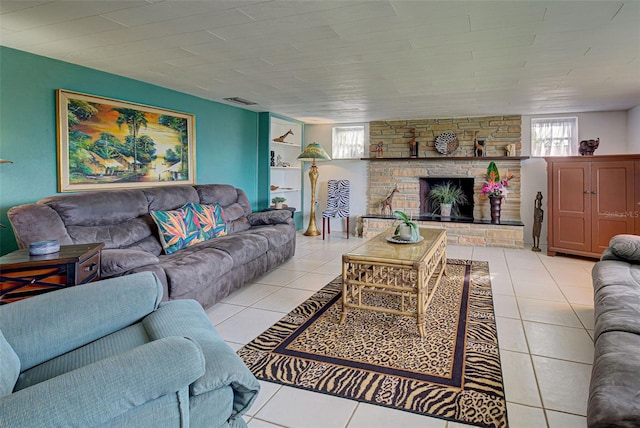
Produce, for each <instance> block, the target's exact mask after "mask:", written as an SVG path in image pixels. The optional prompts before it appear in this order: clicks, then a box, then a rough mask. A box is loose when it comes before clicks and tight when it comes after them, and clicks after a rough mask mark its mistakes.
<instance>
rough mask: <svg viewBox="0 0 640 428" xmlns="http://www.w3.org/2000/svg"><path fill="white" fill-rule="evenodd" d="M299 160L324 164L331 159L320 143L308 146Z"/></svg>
mask: <svg viewBox="0 0 640 428" xmlns="http://www.w3.org/2000/svg"><path fill="white" fill-rule="evenodd" d="M298 160H301V161H307V162H311V161H313V160H315V161H318V162H322V161H330V160H331V158H330V157H329V155H328V154H327V152H325V151H324V149H323V148H322V146H321V145H320V144H318V143H310V144H307V147H305V148H304V150H303V151H302V153H300V155H299V156H298Z"/></svg>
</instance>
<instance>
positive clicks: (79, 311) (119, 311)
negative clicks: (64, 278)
mask: <svg viewBox="0 0 640 428" xmlns="http://www.w3.org/2000/svg"><path fill="white" fill-rule="evenodd" d="M161 300H162V284H161V283H160V281H158V279H157V277H156V276H155V275H154V274H153V273H151V272H140V273H135V274H132V275H125V276H120V277H117V278H111V279H104V280H101V281H96V282H92V283H90V284H85V285H83V286H81V287H67V288H64V289H62V290H58V291H56V292H55V293H45V294H41V295H39V296H35V297H32V298H30V299H23V300H20V301H18V302H14V303H11V304H9V305H3V306H0V325H1V326H2V331H3V333H4V335H5V337H6V338H7V341H10V343H11V347H12V348H13V350H14V351H15V353H16V354H17V355H18V357H19V358H20V365H21V370H22V371H25V370H28V369H30V368H31V367H34V366H36V365H38V364H41V363H43V362H45V361H48V360H50V359H52V358H54V357H57V356H58V355H62V354H64V353H66V352H69V351H71V350H73V349H76V348H78V347H80V346H82V345H85V344H86V343H89V342H92V341H94V340H97V339H99V338H101V337H103V336H106V335H107V334H111V333H113V332H114V331H117V330H120V329H122V328H124V327H127V326H129V325H131V324H133V323H136V322H138V321H139V320H140V319H142V318H143V317H144V316H146V315H148V314H149V313H151V312H153V311H154V310H155V309H156V308H157V307H158V305H159V304H160V301H161ZM97 306H103V307H106V308H109V310H92V308H94V307H97Z"/></svg>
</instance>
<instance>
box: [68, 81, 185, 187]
mask: <svg viewBox="0 0 640 428" xmlns="http://www.w3.org/2000/svg"><path fill="white" fill-rule="evenodd" d="M56 95H57V106H58V108H57V113H58V115H57V116H58V191H60V192H74V191H78V190H101V189H122V188H135V187H151V186H170V185H177V184H195V127H194V126H195V124H194V122H195V117H194V116H193V115H191V114H186V113H180V112H176V111H171V110H164V109H160V108H155V107H149V106H145V105H141V104H133V103H129V102H125V101H117V100H112V99H108V98H102V97H96V96H93V95H86V94H80V93H76V92H69V91H65V90H62V89H60V90H58V91H57V94H56Z"/></svg>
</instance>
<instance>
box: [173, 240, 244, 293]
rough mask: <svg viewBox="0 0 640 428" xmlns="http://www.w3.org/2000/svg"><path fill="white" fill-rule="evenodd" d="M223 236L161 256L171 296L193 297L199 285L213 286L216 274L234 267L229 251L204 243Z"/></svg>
mask: <svg viewBox="0 0 640 428" xmlns="http://www.w3.org/2000/svg"><path fill="white" fill-rule="evenodd" d="M223 238H224V237H223ZM223 238H216V239H213V240H209V241H206V242H204V243H202V244H199V245H195V246H193V247H188V248H185V249H183V250H180V251H178V252H177V253H174V254H171V255H169V256H162V257H160V264H161V266H162V268H163V269H164V272H165V274H166V276H167V282H168V287H169V295H170V296H171V299H172V300H175V299H184V298H194V296H197V295H198V293H199V292H200V290H201V289H202V288H205V287H207V286H209V285H211V286H213V284H215V283H216V282H217V281H218V278H220V277H221V276H222V275H224V274H225V273H227V272H229V271H230V270H231V269H233V264H234V260H233V258H232V257H231V256H230V255H229V254H227V253H226V252H224V251H221V250H218V249H215V248H210V247H207V246H206V245H208V243H210V242H213V241H216V240H217V239H223Z"/></svg>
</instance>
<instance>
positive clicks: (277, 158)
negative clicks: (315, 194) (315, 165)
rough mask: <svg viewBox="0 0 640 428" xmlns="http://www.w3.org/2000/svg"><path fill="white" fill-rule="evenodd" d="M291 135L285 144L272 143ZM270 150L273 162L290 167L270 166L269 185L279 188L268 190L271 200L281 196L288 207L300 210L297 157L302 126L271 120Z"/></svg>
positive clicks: (300, 184)
mask: <svg viewBox="0 0 640 428" xmlns="http://www.w3.org/2000/svg"><path fill="white" fill-rule="evenodd" d="M290 129H291V131H292V132H293V135H291V134H289V135H287V136H286V137H285V142H278V141H273V140H274V139H277V138H279V137H280V136H282V135H285V134H286V133H287V132H288V131H289V130H290ZM270 150H271V152H272V153H273V155H274V156H273V158H272V159H273V161H274V162H275V163H276V165H277V164H278V163H280V165H282V164H283V163H284V164H287V165H290V166H275V165H274V166H272V167H271V178H270V183H269V184H270V185H273V186H279V188H278V189H276V190H270V195H271V198H273V197H275V196H282V197H284V198H286V199H287V200H286V203H287V205H288V206H290V207H291V206H293V207H295V208H296V209H297V210H301V209H302V165H301V163H300V161H299V160H298V155H300V153H302V126H301V125H300V124H298V123H295V122H290V121H288V120H284V119H280V118H275V117H272V118H271V138H270Z"/></svg>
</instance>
